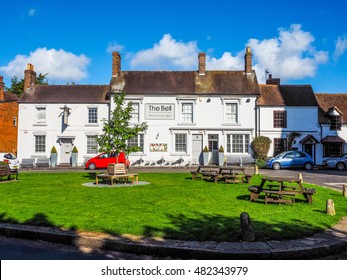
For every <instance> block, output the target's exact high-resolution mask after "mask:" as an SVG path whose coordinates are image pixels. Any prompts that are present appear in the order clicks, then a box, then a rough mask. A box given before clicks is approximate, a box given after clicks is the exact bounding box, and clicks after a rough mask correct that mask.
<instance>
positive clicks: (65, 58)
mask: <svg viewBox="0 0 347 280" xmlns="http://www.w3.org/2000/svg"><path fill="white" fill-rule="evenodd" d="M28 63H31V64H33V65H34V67H35V71H36V73H38V74H39V73H42V74H46V73H48V75H47V78H48V81H69V82H70V81H79V80H82V79H85V78H87V76H88V75H87V70H86V68H87V65H88V64H89V63H90V59H89V58H88V57H86V56H85V55H84V54H81V55H75V54H73V53H71V52H67V51H65V50H62V49H60V50H56V49H49V50H48V49H47V48H38V49H36V50H35V51H32V52H30V54H29V55H28V56H27V55H17V56H16V57H15V58H14V60H12V61H10V62H9V63H8V65H7V66H2V67H0V70H1V71H2V72H4V73H5V74H6V75H8V76H9V77H13V76H17V77H18V78H21V77H23V73H24V70H25V69H26V65H27V64H28Z"/></svg>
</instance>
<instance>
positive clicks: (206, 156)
mask: <svg viewBox="0 0 347 280" xmlns="http://www.w3.org/2000/svg"><path fill="white" fill-rule="evenodd" d="M203 159H204V165H208V163H209V153H203Z"/></svg>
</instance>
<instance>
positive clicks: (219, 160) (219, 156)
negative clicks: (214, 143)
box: [218, 153, 224, 166]
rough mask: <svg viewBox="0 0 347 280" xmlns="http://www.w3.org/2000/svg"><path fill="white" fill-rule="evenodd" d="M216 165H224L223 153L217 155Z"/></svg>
mask: <svg viewBox="0 0 347 280" xmlns="http://www.w3.org/2000/svg"><path fill="white" fill-rule="evenodd" d="M218 164H219V166H223V165H224V153H218Z"/></svg>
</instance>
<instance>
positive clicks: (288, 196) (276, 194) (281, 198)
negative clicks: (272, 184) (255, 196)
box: [263, 190, 298, 204]
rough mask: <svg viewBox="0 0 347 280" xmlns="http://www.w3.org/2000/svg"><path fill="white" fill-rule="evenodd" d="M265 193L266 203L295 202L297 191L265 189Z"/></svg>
mask: <svg viewBox="0 0 347 280" xmlns="http://www.w3.org/2000/svg"><path fill="white" fill-rule="evenodd" d="M263 192H264V193H265V204H268V202H272V203H291V204H294V203H295V195H296V194H298V192H297V191H281V190H263Z"/></svg>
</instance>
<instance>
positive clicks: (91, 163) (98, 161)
mask: <svg viewBox="0 0 347 280" xmlns="http://www.w3.org/2000/svg"><path fill="white" fill-rule="evenodd" d="M117 158H118V160H117ZM109 163H124V164H125V165H126V167H129V165H130V162H129V160H128V159H127V157H126V156H125V154H124V152H121V153H120V154H119V155H118V157H117V156H116V155H115V154H114V153H110V154H108V153H102V154H100V155H97V156H96V157H93V158H91V159H89V160H88V161H87V163H86V168H88V169H91V170H94V169H95V168H107V166H108V164H109Z"/></svg>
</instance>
